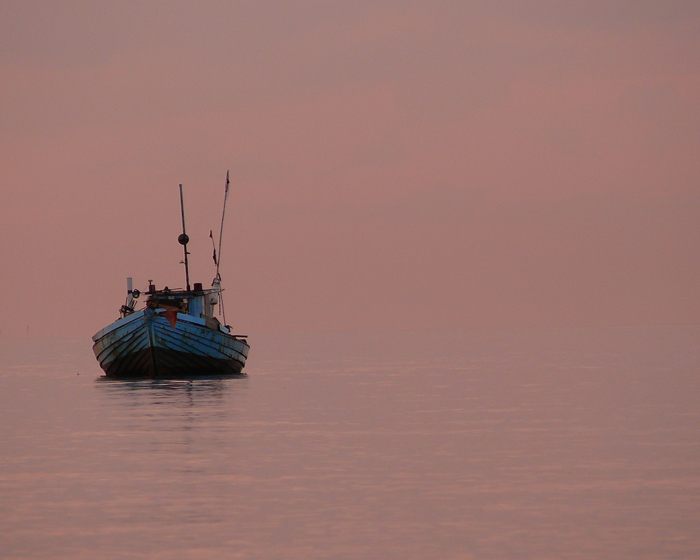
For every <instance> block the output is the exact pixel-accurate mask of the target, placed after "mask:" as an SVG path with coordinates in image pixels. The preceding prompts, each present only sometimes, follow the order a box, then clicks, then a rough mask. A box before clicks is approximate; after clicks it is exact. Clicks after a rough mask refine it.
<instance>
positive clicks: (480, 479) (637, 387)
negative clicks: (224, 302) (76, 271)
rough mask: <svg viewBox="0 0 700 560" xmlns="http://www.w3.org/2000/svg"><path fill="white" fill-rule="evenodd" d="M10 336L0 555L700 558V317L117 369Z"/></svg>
mask: <svg viewBox="0 0 700 560" xmlns="http://www.w3.org/2000/svg"><path fill="white" fill-rule="evenodd" d="M37 342H38V341H32V342H31V343H30V342H29V341H20V342H13V343H9V342H8V341H0V430H1V432H0V557H1V558H3V559H5V560H8V559H20V558H21V559H35V558H51V559H69V558H70V559H72V560H73V559H83V558H90V559H94V558H100V559H111V558H114V559H117V558H119V559H122V558H148V559H177V558H188V559H209V558H211V559H217V560H218V559H222V558H245V559H266V560H268V559H277V558H280V559H316V558H318V559H402V560H404V559H428V558H430V559H432V558H436V559H471V558H474V559H481V558H484V559H528V558H532V559H538V560H539V559H566V558H577V559H578V558H581V559H623V558H634V559H640V558H649V559H664V558H674V559H675V558H683V559H685V558H687V559H690V558H700V529H699V527H700V414H699V410H700V409H699V406H698V404H699V398H700V375H699V374H700V328H698V327H664V328H648V329H632V328H629V329H626V328H620V329H607V330H600V329H568V330H567V329H565V330H542V331H490V332H466V333H458V334H457V333H448V334H437V333H433V334H424V335H408V334H402V335H373V336H352V337H347V336H330V335H325V336H322V337H311V336H305V337H301V336H300V337H287V338H282V337H277V338H275V337H266V338H265V337H257V338H256V337H253V338H252V339H251V343H252V346H253V347H252V350H251V361H250V363H249V367H248V368H247V369H248V372H249V374H250V375H249V377H247V378H244V379H205V380H197V381H187V380H185V381H159V382H150V381H129V382H125V381H106V380H104V379H102V378H100V375H101V371H100V370H99V368H98V366H97V362H95V360H94V358H93V356H92V352H91V350H90V343H89V340H88V341H85V340H80V341H63V342H58V341H43V342H41V347H40V348H38V349H37Z"/></svg>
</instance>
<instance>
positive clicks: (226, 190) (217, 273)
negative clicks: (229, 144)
mask: <svg viewBox="0 0 700 560" xmlns="http://www.w3.org/2000/svg"><path fill="white" fill-rule="evenodd" d="M229 183H230V181H229V180H228V171H226V189H225V190H224V209H223V210H222V212H221V229H220V230H219V258H218V259H216V277H217V278H218V279H219V280H221V276H220V275H219V262H221V240H222V239H223V238H224V216H226V200H227V199H228V185H229ZM212 241H213V240H212Z"/></svg>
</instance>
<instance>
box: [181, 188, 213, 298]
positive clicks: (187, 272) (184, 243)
mask: <svg viewBox="0 0 700 560" xmlns="http://www.w3.org/2000/svg"><path fill="white" fill-rule="evenodd" d="M180 210H181V211H182V233H181V234H180V235H179V236H178V238H177V242H178V243H179V244H180V245H182V247H183V248H184V250H185V281H186V282H187V291H188V292H189V291H190V265H189V264H188V263H187V255H188V253H187V244H188V243H189V241H190V238H189V237H188V236H187V232H186V231H185V202H184V199H183V198H182V184H180ZM217 273H218V267H217Z"/></svg>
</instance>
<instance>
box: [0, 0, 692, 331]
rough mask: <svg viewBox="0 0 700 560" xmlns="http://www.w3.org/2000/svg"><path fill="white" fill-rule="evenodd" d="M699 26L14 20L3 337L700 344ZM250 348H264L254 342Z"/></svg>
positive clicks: (294, 5) (268, 12)
mask: <svg viewBox="0 0 700 560" xmlns="http://www.w3.org/2000/svg"><path fill="white" fill-rule="evenodd" d="M698 29H700V4H698V3H697V2H696V1H687V2H685V1H667V2H658V1H654V2H650V1H645V0H631V1H610V2H589V1H586V2H577V1H573V2H572V1H569V2H558V1H557V2H554V1H552V2H546V1H532V2H521V1H519V0H517V1H516V0H513V1H501V2H498V1H496V2H494V1H489V2H463V1H455V2H451V1H449V2H447V1H445V2H410V1H404V2H374V1H372V2H369V1H368V2H362V1H352V2H286V1H285V2H282V1H276V2H265V1H260V2H203V3H199V2H183V1H169V2H148V3H142V2H113V3H103V2H92V1H90V2H87V1H85V2H82V1H73V2H15V3H10V2H5V3H3V5H2V7H0V70H1V72H2V86H1V87H0V106H1V107H2V112H1V114H0V115H1V116H0V118H1V120H0V143H1V145H0V193H1V197H2V198H1V199H0V200H1V203H0V233H1V235H2V245H1V246H0V266H1V267H2V272H1V273H0V289H1V290H2V293H3V294H5V303H4V305H3V310H2V313H1V314H0V329H1V331H2V335H1V336H3V337H13V336H26V332H27V327H29V332H30V334H31V335H34V336H59V335H60V336H85V337H89V336H90V335H92V334H93V333H94V332H95V331H96V330H98V329H100V328H102V327H103V326H105V325H106V324H108V323H109V322H111V321H112V320H114V319H115V318H116V317H117V316H118V309H119V306H120V305H121V304H122V303H123V300H124V296H125V278H126V276H133V278H134V282H135V284H136V286H137V287H141V288H143V287H145V286H146V284H147V280H148V279H149V278H152V279H154V280H155V282H156V284H157V285H158V286H163V285H166V284H167V285H169V286H171V287H176V286H182V285H183V284H184V273H183V270H182V266H181V265H180V264H179V261H180V259H181V248H180V246H179V245H178V244H177V241H176V240H177V236H178V234H179V233H180V215H179V194H178V184H179V183H183V184H184V187H185V202H186V205H187V212H188V214H187V220H188V233H189V234H190V237H191V238H192V243H191V251H192V259H191V260H192V262H191V265H192V266H191V270H192V274H191V275H192V278H193V281H202V282H203V283H205V284H208V283H209V282H211V279H212V277H213V275H214V268H213V263H212V262H211V245H210V240H209V238H208V235H209V230H210V229H213V230H214V231H217V230H218V226H219V219H220V215H221V202H222V198H223V188H224V179H225V175H226V170H227V169H230V170H231V179H232V191H231V196H230V199H229V206H228V208H227V219H228V221H227V223H226V226H225V235H224V247H223V253H224V254H223V256H222V265H221V266H222V270H221V272H222V276H223V279H224V286H225V287H226V288H227V292H226V303H227V319H228V321H229V322H230V323H232V324H233V325H234V326H235V328H236V330H238V331H241V332H245V333H247V334H249V335H251V336H253V335H254V334H255V333H263V332H274V331H286V330H291V331H306V332H314V331H350V330H358V329H363V330H391V329H409V330H420V329H443V328H444V329H459V328H493V327H528V326H580V325H618V324H620V325H628V324H634V325H650V324H667V323H697V322H698V317H700V266H699V265H698V263H699V259H698V257H699V252H700V251H699V249H698V247H699V246H700V219H699V218H700V182H699V177H700V173H699V172H700V104H699V102H698V100H700V38H699V37H700V36H699V35H698ZM253 340H254V339H253Z"/></svg>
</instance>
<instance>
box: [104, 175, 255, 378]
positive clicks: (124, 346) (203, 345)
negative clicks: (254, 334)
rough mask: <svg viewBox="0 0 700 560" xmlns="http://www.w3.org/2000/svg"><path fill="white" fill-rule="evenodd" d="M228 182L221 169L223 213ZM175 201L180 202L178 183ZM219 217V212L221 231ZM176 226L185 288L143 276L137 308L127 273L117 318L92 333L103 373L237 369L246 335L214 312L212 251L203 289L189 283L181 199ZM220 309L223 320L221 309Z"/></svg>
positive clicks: (218, 299) (193, 373)
mask: <svg viewBox="0 0 700 560" xmlns="http://www.w3.org/2000/svg"><path fill="white" fill-rule="evenodd" d="M228 185H229V180H228V173H227V174H226V194H225V196H224V213H225V211H226V196H227V195H228ZM180 202H181V204H182V185H180ZM223 219H224V216H223V215H222V218H221V231H222V232H223ZM182 230H183V232H182V234H180V236H179V237H178V241H179V242H180V244H181V245H183V246H184V250H185V260H184V264H185V275H186V282H187V288H186V289H176V290H170V289H169V288H168V287H167V286H166V287H165V288H163V289H162V290H157V289H156V287H155V285H154V284H153V282H152V281H151V280H149V283H148V290H147V292H146V294H145V295H146V303H145V307H144V308H142V309H138V310H137V309H136V301H137V300H138V298H139V297H140V296H141V292H140V291H139V290H135V289H133V282H132V279H131V278H127V300H126V304H125V305H123V306H122V307H121V311H120V314H121V317H120V318H119V319H117V320H116V321H115V322H114V323H112V324H111V325H109V326H107V327H105V328H104V329H102V330H100V331H98V332H97V333H96V334H95V335H94V336H93V337H92V340H93V342H94V345H93V351H94V353H95V357H96V358H97V361H98V362H99V364H100V367H101V368H102V369H103V370H104V372H105V374H106V375H107V376H108V377H117V378H125V377H146V378H170V377H197V376H211V375H241V374H242V372H243V367H244V366H245V362H246V359H247V358H248V350H249V349H250V346H249V345H248V342H247V340H246V337H245V336H244V335H235V334H233V333H232V331H231V327H230V326H228V325H225V324H222V323H221V322H220V321H219V319H218V318H217V317H216V316H215V315H216V310H217V306H218V307H219V308H223V301H222V293H221V292H222V289H221V276H220V274H219V260H218V259H217V257H216V251H214V262H215V264H216V277H215V278H214V281H213V282H212V287H211V288H208V289H203V288H202V284H201V283H195V284H194V287H192V288H191V287H190V281H189V267H188V262H187V255H188V252H187V243H188V241H189V237H188V236H187V234H186V233H185V212H184V204H182ZM210 235H211V233H210ZM212 243H213V236H212ZM219 255H221V235H220V236H219ZM221 314H222V316H223V318H224V323H225V316H224V315H223V310H222V311H221ZM243 375H245V374H243Z"/></svg>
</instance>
